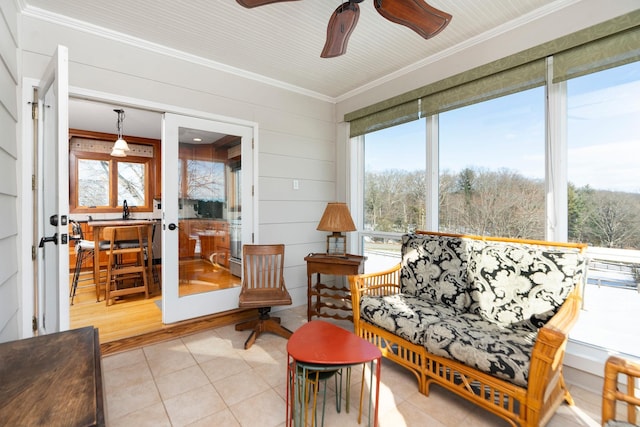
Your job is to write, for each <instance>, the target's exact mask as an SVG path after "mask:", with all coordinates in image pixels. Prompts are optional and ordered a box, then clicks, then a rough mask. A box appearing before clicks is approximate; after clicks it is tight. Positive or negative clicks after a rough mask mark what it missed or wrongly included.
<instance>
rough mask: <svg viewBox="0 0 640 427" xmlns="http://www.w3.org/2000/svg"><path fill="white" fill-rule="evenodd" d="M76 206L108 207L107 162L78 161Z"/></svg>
mask: <svg viewBox="0 0 640 427" xmlns="http://www.w3.org/2000/svg"><path fill="white" fill-rule="evenodd" d="M78 206H90V207H94V206H109V162H108V161H106V160H86V159H78Z"/></svg>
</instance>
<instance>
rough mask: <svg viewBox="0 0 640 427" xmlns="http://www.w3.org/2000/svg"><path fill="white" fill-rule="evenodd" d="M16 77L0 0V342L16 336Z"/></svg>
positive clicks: (12, 13) (14, 22)
mask: <svg viewBox="0 0 640 427" xmlns="http://www.w3.org/2000/svg"><path fill="white" fill-rule="evenodd" d="M18 75H19V73H18V12H17V9H16V4H15V2H14V1H13V0H0V342H6V341H11V340H15V339H18V338H19V336H20V331H19V326H18V325H19V324H20V319H19V315H20V295H21V290H20V288H19V281H18V277H19V274H18V273H19V270H18V247H19V245H18V215H17V204H18V184H17V179H18V173H17V164H18V162H17V161H18V150H17V123H18V98H17V94H18V90H17V88H18V82H19V78H18Z"/></svg>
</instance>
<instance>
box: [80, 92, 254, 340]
mask: <svg viewBox="0 0 640 427" xmlns="http://www.w3.org/2000/svg"><path fill="white" fill-rule="evenodd" d="M115 101H117V100H115ZM123 104H124V103H122V102H114V100H110V99H108V97H107V98H105V99H100V100H94V99H92V100H87V99H86V98H84V97H82V98H80V97H73V96H72V97H70V99H69V127H70V128H73V129H84V130H88V131H93V132H102V133H109V134H114V133H115V129H116V116H115V114H114V113H113V110H114V109H119V108H122V109H124V110H125V113H126V116H125V120H124V122H123V127H124V130H123V134H124V136H125V139H126V137H127V136H128V135H130V136H134V137H142V138H148V139H156V140H158V141H162V140H163V132H162V130H163V112H164V111H168V110H170V109H171V108H167V107H165V106H162V108H161V107H160V106H156V105H152V106H145V104H144V103H143V102H141V103H140V104H138V105H132V104H131V103H130V101H129V104H128V105H127V104H124V106H123ZM194 113H195V112H194ZM195 114H198V115H199V116H202V113H195ZM178 117H180V118H186V119H187V120H189V119H191V120H199V121H203V122H198V123H199V125H198V126H195V127H191V128H188V129H187V128H183V129H184V130H183V131H182V136H181V141H180V142H179V144H176V145H175V148H177V149H178V152H182V153H183V154H184V155H182V156H181V157H179V161H174V160H167V157H166V155H165V153H164V150H165V147H163V146H162V143H161V144H160V147H161V150H160V153H157V155H161V154H162V165H163V166H162V168H161V169H162V170H165V169H166V168H167V167H166V165H167V164H169V165H172V167H170V168H171V169H172V172H175V171H176V170H178V171H183V172H184V173H183V172H180V173H179V177H180V178H178V179H182V180H183V181H182V182H183V183H184V185H183V186H182V188H183V190H184V191H183V192H182V193H181V194H180V197H177V196H175V198H173V199H170V198H169V196H168V195H167V193H166V191H165V188H164V186H162V187H161V188H160V189H159V190H160V191H156V192H155V195H154V200H153V210H151V211H148V212H133V216H134V218H135V219H151V220H156V221H157V222H158V227H157V229H158V232H157V233H155V234H154V239H153V240H154V241H153V253H154V258H156V260H155V263H154V265H155V267H154V268H155V269H156V270H157V272H158V276H159V278H160V281H159V283H157V284H155V286H154V285H152V286H151V290H152V296H151V297H150V298H149V299H148V300H146V299H144V296H133V295H132V296H128V297H125V298H123V299H122V300H121V301H117V302H116V303H115V304H112V305H110V306H108V307H107V306H106V303H105V301H104V300H101V301H100V302H96V299H95V293H94V292H95V291H94V289H95V288H94V287H93V286H94V285H93V283H87V284H86V290H85V291H83V290H82V287H81V288H80V290H79V293H78V294H77V296H76V298H75V301H74V305H72V306H71V307H70V325H71V327H72V328H75V327H80V326H84V325H86V324H93V325H95V326H98V327H100V334H101V340H105V341H111V340H114V339H119V338H123V337H126V336H133V335H138V334H140V333H145V332H151V331H154V330H158V329H161V328H162V326H163V324H166V323H172V322H175V321H178V320H182V319H187V318H192V317H196V316H201V315H205V314H209V313H212V312H213V311H212V309H211V308H210V307H211V304H210V300H217V299H219V298H217V297H216V296H215V295H213V296H207V293H208V292H209V291H212V290H215V291H219V290H224V289H228V288H234V287H238V286H239V285H240V280H241V279H240V274H241V273H240V270H241V269H239V257H238V253H239V248H241V245H242V240H243V231H242V229H243V228H244V224H243V223H242V221H243V219H244V218H242V211H243V210H244V211H247V210H249V211H251V204H252V200H251V198H249V199H248V200H247V199H246V198H245V197H244V196H243V193H242V187H243V184H242V183H243V175H248V176H249V177H250V179H252V178H251V174H246V173H244V174H243V165H244V164H248V165H251V164H252V160H251V161H248V162H247V161H246V159H245V158H243V154H246V153H245V152H244V150H243V148H242V147H243V142H242V141H243V138H244V139H245V141H247V140H249V141H250V140H251V138H252V127H251V126H246V125H242V126H240V127H238V126H237V125H234V124H233V123H229V122H228V121H223V122H220V121H219V120H212V119H211V118H197V119H196V118H195V117H190V116H182V115H181V116H178ZM200 123H206V125H207V126H213V128H214V129H215V131H214V132H208V131H204V132H203V131H202V130H201V129H199V128H200V127H202V126H200ZM238 129H240V132H238V131H237V130H238ZM229 130H231V132H232V133H234V134H232V133H227V132H228V131H229ZM196 133H200V134H199V135H196ZM238 134H240V135H238ZM194 138H199V139H201V141H194ZM163 142H164V141H163ZM171 144H173V143H171ZM249 145H250V144H249ZM249 148H250V147H249ZM185 153H191V156H188V155H186V154H185ZM207 156H208V157H207ZM249 158H250V159H251V158H252V153H251V152H250V153H249ZM176 164H177V165H178V168H176V167H175V165H176ZM180 165H184V166H183V167H181V166H180ZM159 172H160V171H158V173H159ZM172 179H173V178H172ZM245 179H246V177H245ZM159 181H160V180H159ZM70 184H71V185H73V184H72V183H70ZM189 184H193V185H189ZM250 184H251V185H252V184H253V183H252V182H251V183H250ZM249 194H250V192H249ZM174 200H175V201H176V203H175V204H176V206H177V208H178V210H179V215H178V216H179V219H178V223H179V227H178V229H179V230H180V231H181V232H184V233H183V234H184V235H185V236H186V241H187V242H188V243H186V244H184V242H178V243H177V244H176V246H175V248H179V249H178V251H179V252H181V253H182V255H185V254H186V256H180V257H178V256H176V257H175V260H173V258H172V260H171V261H168V259H169V258H168V257H170V256H172V255H166V254H165V251H166V245H165V244H164V243H165V240H166V238H165V237H164V236H163V232H162V230H163V229H165V230H166V229H167V228H166V226H167V225H168V222H167V221H165V219H166V218H165V215H166V208H167V206H169V205H172V204H173V201H174ZM89 216H90V214H88V213H87V212H83V213H81V214H74V213H73V212H72V213H71V218H72V219H74V220H79V221H81V222H82V221H84V222H86V221H88V219H89ZM117 216H118V215H117V214H113V213H111V214H110V213H105V212H97V211H96V212H95V213H94V214H93V215H91V218H92V219H109V218H112V217H117ZM246 224H247V228H248V229H251V227H252V221H249V222H247V223H246ZM170 239H171V238H169V240H170ZM169 245H172V243H171V242H169ZM169 252H171V251H169ZM83 270H84V274H85V277H86V274H87V270H91V269H90V268H87V266H85V267H84V268H83ZM174 272H177V274H176V278H175V279H173V278H169V279H166V278H165V275H167V274H168V275H169V276H172V275H173V273H174ZM70 273H73V271H72V270H71V271H70ZM70 277H72V276H71V275H70ZM174 287H175V289H176V290H177V295H178V296H177V298H176V300H174V301H173V304H176V305H181V304H182V305H183V306H184V305H185V304H186V305H188V306H190V307H193V306H197V307H207V309H205V310H199V311H195V312H194V311H193V310H187V311H186V312H184V313H182V312H181V314H180V315H179V316H178V317H176V316H173V317H169V318H168V317H167V312H171V304H172V301H171V298H166V297H165V296H166V295H167V291H168V290H169V289H174ZM83 292H88V293H89V294H88V295H87V294H84V295H83ZM171 292H173V291H172V290H170V291H169V293H171ZM185 299H186V301H184V300H185ZM181 300H183V302H180V301H181ZM222 300H229V297H223V298H222ZM167 304H168V305H167ZM235 307H237V298H236V299H235V300H234V306H233V308H235ZM117 325H122V326H120V327H119V326H117Z"/></svg>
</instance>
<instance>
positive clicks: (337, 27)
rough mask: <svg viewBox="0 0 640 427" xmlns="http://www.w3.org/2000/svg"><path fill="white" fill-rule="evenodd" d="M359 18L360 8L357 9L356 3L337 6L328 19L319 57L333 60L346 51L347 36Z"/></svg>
mask: <svg viewBox="0 0 640 427" xmlns="http://www.w3.org/2000/svg"><path fill="white" fill-rule="evenodd" d="M359 16H360V7H358V4H357V3H353V2H346V3H342V4H341V5H340V6H338V8H337V9H336V10H335V11H334V12H333V13H332V14H331V18H330V19H329V24H328V25H327V41H326V42H325V44H324V49H322V53H321V54H320V57H322V58H333V57H336V56H340V55H342V54H344V53H345V52H346V51H347V42H348V41H349V36H350V35H351V33H352V32H353V29H354V28H355V27H356V24H357V23H358V17H359Z"/></svg>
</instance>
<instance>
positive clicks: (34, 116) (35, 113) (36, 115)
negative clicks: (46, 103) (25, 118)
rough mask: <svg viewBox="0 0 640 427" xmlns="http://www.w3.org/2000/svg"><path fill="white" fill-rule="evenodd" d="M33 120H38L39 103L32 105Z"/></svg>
mask: <svg viewBox="0 0 640 427" xmlns="http://www.w3.org/2000/svg"><path fill="white" fill-rule="evenodd" d="M31 119H33V120H38V103H37V102H32V103H31Z"/></svg>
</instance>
